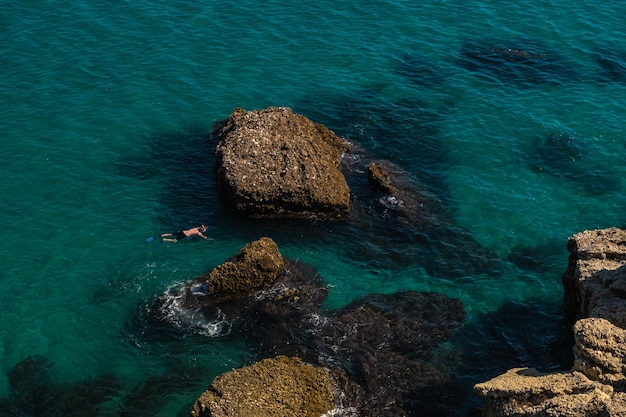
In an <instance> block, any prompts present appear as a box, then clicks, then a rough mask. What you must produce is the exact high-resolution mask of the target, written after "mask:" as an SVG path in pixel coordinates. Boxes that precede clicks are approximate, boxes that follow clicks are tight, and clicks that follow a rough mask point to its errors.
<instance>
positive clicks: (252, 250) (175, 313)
mask: <svg viewBox="0 0 626 417" xmlns="http://www.w3.org/2000/svg"><path fill="white" fill-rule="evenodd" d="M327 295H328V290H327V289H326V288H325V287H324V286H323V285H322V283H321V281H320V279H319V276H318V274H317V272H316V271H315V270H313V269H312V268H310V267H308V266H306V265H304V264H302V263H300V262H295V261H290V260H286V259H284V258H283V256H282V254H281V253H280V251H279V250H278V246H277V245H276V243H275V242H274V241H273V240H272V239H271V238H267V237H264V238H261V239H259V240H256V241H253V242H250V243H248V244H247V245H245V246H244V247H243V248H242V249H241V250H240V251H239V252H238V253H237V255H235V256H233V257H232V258H230V259H229V260H227V261H226V262H224V263H222V264H221V265H218V266H217V267H215V268H214V269H213V270H212V271H211V272H209V273H208V274H206V275H201V276H199V277H197V278H196V279H195V280H193V281H191V282H188V283H187V284H185V285H184V286H183V288H174V289H171V290H170V291H168V292H166V293H165V294H163V295H161V296H160V297H158V298H157V300H156V302H155V303H154V305H153V306H152V309H151V317H150V318H151V322H152V323H153V324H157V325H160V324H163V325H166V326H171V327H173V328H175V329H178V330H181V331H183V332H184V333H188V332H192V333H195V332H200V333H204V331H205V330H206V328H207V327H210V328H212V329H213V330H212V331H211V332H210V333H211V336H216V335H219V334H225V333H228V332H230V331H231V330H232V329H233V327H238V326H244V325H245V326H247V327H246V329H245V330H249V328H250V326H254V325H255V323H257V322H264V321H265V322H270V323H271V322H274V321H288V320H295V319H296V318H298V317H301V316H303V315H306V314H310V313H313V312H315V311H317V310H318V309H319V307H320V306H321V305H322V304H323V302H324V300H325V299H326V296H327ZM242 330H243V329H242Z"/></svg>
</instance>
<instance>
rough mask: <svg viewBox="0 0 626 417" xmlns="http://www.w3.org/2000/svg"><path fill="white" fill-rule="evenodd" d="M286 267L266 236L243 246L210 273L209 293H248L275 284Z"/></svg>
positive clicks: (276, 247) (276, 248) (273, 244)
mask: <svg viewBox="0 0 626 417" xmlns="http://www.w3.org/2000/svg"><path fill="white" fill-rule="evenodd" d="M284 268H285V260H284V259H283V256H282V255H281V254H280V252H279V251H278V246H277V245H276V243H275V242H274V241H273V240H272V239H270V238H268V237H264V238H261V239H259V240H255V241H254V242H250V243H248V244H247V245H246V246H244V247H243V248H242V249H241V250H240V251H239V253H237V255H235V256H234V257H233V258H232V259H230V260H229V261H226V262H224V263H223V264H221V265H218V266H217V267H215V268H214V269H213V270H212V271H211V272H210V273H209V284H210V285H209V290H208V294H209V295H211V294H215V293H217V294H232V293H237V292H244V291H245V292H247V291H250V290H254V289H258V288H261V287H263V286H265V285H269V284H272V283H273V282H274V281H276V278H277V277H278V275H279V274H280V273H281V272H283V270H284Z"/></svg>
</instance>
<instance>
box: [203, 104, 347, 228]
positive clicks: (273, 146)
mask: <svg viewBox="0 0 626 417" xmlns="http://www.w3.org/2000/svg"><path fill="white" fill-rule="evenodd" d="M212 135H215V136H217V137H218V138H219V143H218V145H217V147H216V151H215V156H216V161H215V172H216V176H217V182H218V184H219V186H220V187H221V188H222V190H223V191H224V192H225V194H226V196H227V198H228V200H229V201H230V202H231V203H232V204H233V205H234V206H235V207H236V208H237V209H238V210H239V211H240V212H242V213H244V214H246V215H249V216H252V217H310V216H315V217H337V216H341V215H343V214H345V213H347V212H348V211H349V209H350V190H349V188H348V184H347V183H346V180H345V178H344V176H343V174H342V173H341V171H340V170H339V163H340V158H341V154H342V153H343V152H346V151H347V150H348V149H349V146H348V145H347V143H346V142H344V141H343V140H342V139H340V138H339V137H338V136H337V135H335V134H334V133H333V132H332V131H330V130H329V129H328V128H326V127H325V126H323V125H321V124H317V123H314V122H312V121H311V120H309V119H307V118H306V117H304V116H302V115H300V114H295V113H293V112H292V111H291V109H289V108H287V107H270V108H267V109H264V110H257V111H245V110H243V109H235V110H234V111H233V113H232V114H231V115H230V116H229V117H228V118H227V119H226V120H224V121H222V122H218V123H216V125H215V126H214V128H213V131H212Z"/></svg>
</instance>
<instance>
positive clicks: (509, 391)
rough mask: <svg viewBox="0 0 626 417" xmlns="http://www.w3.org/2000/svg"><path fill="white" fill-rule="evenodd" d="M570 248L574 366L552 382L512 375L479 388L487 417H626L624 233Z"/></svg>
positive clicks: (591, 236)
mask: <svg viewBox="0 0 626 417" xmlns="http://www.w3.org/2000/svg"><path fill="white" fill-rule="evenodd" d="M567 247H568V250H569V251H570V257H569V264H568V267H567V270H566V272H565V273H564V275H563V287H564V290H565V308H566V312H567V314H568V316H569V318H570V319H571V320H572V321H573V322H574V324H573V327H574V339H575V346H574V358H575V359H574V366H573V367H572V369H571V370H570V371H569V372H561V373H552V374H542V373H540V372H538V371H537V370H535V369H533V368H519V369H511V370H509V371H508V372H507V373H505V374H504V375H501V376H498V377H496V378H494V379H492V380H490V381H487V382H484V383H480V384H477V385H476V386H475V392H476V393H477V394H478V395H480V396H481V397H483V398H485V406H484V409H483V415H484V416H488V417H492V416H493V417H504V416H520V417H521V416H529V417H530V416H573V417H577V416H580V417H583V416H624V415H626V392H625V391H624V390H625V388H626V330H624V325H625V324H626V308H625V307H626V302H625V301H626V300H625V299H626V292H625V291H624V289H626V286H625V285H626V231H625V230H622V229H617V228H609V229H602V230H589V231H584V232H581V233H577V234H575V235H574V236H572V237H570V239H569V241H568V245H567Z"/></svg>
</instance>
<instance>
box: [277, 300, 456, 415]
mask: <svg viewBox="0 0 626 417" xmlns="http://www.w3.org/2000/svg"><path fill="white" fill-rule="evenodd" d="M464 318H465V311H464V309H463V306H462V304H461V302H460V301H459V300H456V299H451V298H448V297H446V296H443V295H440V294H435V293H419V292H414V291H406V292H401V293H395V294H374V295H370V296H367V297H364V298H363V299H361V300H358V301H356V302H354V303H352V304H350V305H349V306H347V307H345V308H343V309H340V310H337V311H335V312H332V314H331V315H329V316H320V315H315V316H307V317H304V318H303V320H302V321H301V322H300V323H299V324H298V325H297V326H289V328H284V327H283V329H282V332H280V331H279V332H278V334H277V335H274V337H273V338H272V339H271V346H272V351H271V354H273V355H276V354H283V353H284V352H292V351H293V346H294V345H296V346H298V347H299V349H300V354H301V355H304V357H306V358H307V360H309V361H311V362H316V363H320V364H322V365H324V366H329V367H333V368H334V367H337V368H341V369H343V370H345V372H346V373H347V375H348V376H349V377H350V379H352V380H353V381H354V382H355V383H357V384H358V385H359V386H360V387H362V389H363V391H364V393H363V401H362V402H363V406H362V408H361V409H360V410H358V415H359V416H362V417H368V416H372V417H374V416H381V415H396V416H401V415H411V414H410V410H414V409H415V408H416V407H417V408H419V409H421V410H422V411H423V412H424V413H426V412H427V410H430V411H433V410H434V409H437V407H439V406H441V404H439V403H438V402H437V401H432V398H433V397H442V396H445V395H446V394H448V391H449V390H450V383H451V381H450V378H449V376H448V375H446V374H444V373H443V372H442V371H440V370H438V369H437V368H436V367H435V366H434V365H433V364H432V363H431V361H432V360H433V355H434V351H435V349H436V348H437V347H438V346H439V345H440V344H441V343H443V342H445V341H446V340H447V339H448V338H449V337H450V335H451V334H452V332H453V331H454V330H455V329H456V328H457V327H458V326H460V325H461V323H462V322H463V320H464ZM286 335H288V336H286ZM281 337H282V340H281ZM418 405H419V407H418ZM392 410H393V411H392ZM424 415H426V414H424Z"/></svg>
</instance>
